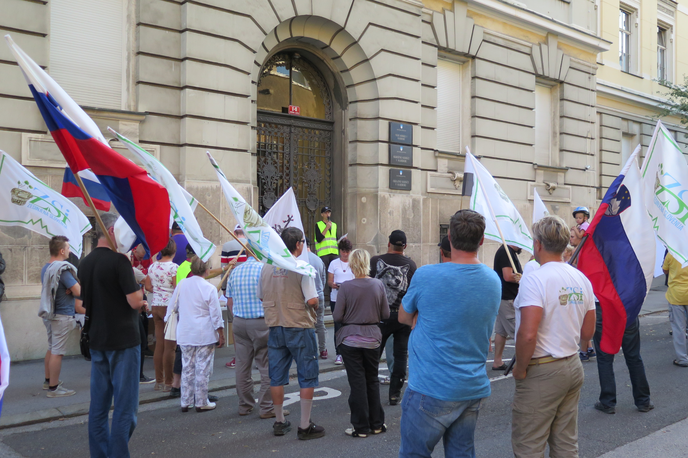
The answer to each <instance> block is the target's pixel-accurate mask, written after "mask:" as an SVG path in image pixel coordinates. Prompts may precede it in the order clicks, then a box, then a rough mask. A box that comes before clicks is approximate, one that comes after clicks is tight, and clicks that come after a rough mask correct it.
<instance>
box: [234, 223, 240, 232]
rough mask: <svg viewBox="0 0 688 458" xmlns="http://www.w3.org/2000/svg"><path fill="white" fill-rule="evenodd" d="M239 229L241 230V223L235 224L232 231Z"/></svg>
mask: <svg viewBox="0 0 688 458" xmlns="http://www.w3.org/2000/svg"><path fill="white" fill-rule="evenodd" d="M240 230H242V229H241V224H237V225H236V226H234V232H236V231H240Z"/></svg>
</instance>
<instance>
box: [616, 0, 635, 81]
mask: <svg viewBox="0 0 688 458" xmlns="http://www.w3.org/2000/svg"><path fill="white" fill-rule="evenodd" d="M632 16H633V13H631V12H630V11H627V10H624V9H620V10H619V67H621V71H624V72H630V71H631V18H632Z"/></svg>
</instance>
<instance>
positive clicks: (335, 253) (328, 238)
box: [315, 207, 339, 270]
mask: <svg viewBox="0 0 688 458" xmlns="http://www.w3.org/2000/svg"><path fill="white" fill-rule="evenodd" d="M320 216H321V217H322V221H318V222H317V223H316V225H315V254H317V255H318V256H320V259H321V260H322V262H323V263H324V264H325V270H327V268H328V267H330V263H331V262H332V261H334V260H335V259H337V258H338V257H339V250H338V249H337V223H333V222H332V221H330V217H331V216H332V209H331V208H330V207H323V208H322V209H321V210H320Z"/></svg>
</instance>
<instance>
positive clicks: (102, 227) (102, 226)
mask: <svg viewBox="0 0 688 458" xmlns="http://www.w3.org/2000/svg"><path fill="white" fill-rule="evenodd" d="M74 177H75V178H76V182H77V183H78V184H79V188H81V192H82V193H84V197H86V202H88V206H89V207H91V210H93V214H94V215H95V216H96V221H97V222H98V226H100V230H101V231H103V234H105V238H106V239H107V241H108V245H110V249H111V250H112V251H117V245H115V242H113V240H112V239H111V238H110V234H109V233H108V231H107V229H106V228H105V224H103V220H102V219H101V218H100V214H98V210H97V209H96V207H95V205H93V200H92V199H91V196H90V194H89V193H88V191H87V190H86V186H84V182H83V181H81V177H80V176H79V172H76V173H74Z"/></svg>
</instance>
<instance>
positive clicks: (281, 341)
mask: <svg viewBox="0 0 688 458" xmlns="http://www.w3.org/2000/svg"><path fill="white" fill-rule="evenodd" d="M292 360H295V361H296V373H297V375H298V378H299V386H300V387H301V388H315V387H317V386H318V373H319V371H320V369H319V367H318V343H317V341H316V340H315V329H311V328H309V329H304V328H284V327H282V326H275V327H272V328H270V335H269V337H268V361H269V365H270V386H282V385H289V368H290V367H291V362H292Z"/></svg>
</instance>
